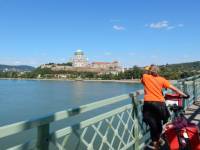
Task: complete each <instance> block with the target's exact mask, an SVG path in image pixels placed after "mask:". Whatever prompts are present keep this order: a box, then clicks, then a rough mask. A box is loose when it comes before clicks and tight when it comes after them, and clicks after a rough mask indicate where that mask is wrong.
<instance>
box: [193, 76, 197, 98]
mask: <svg viewBox="0 0 200 150" xmlns="http://www.w3.org/2000/svg"><path fill="white" fill-rule="evenodd" d="M193 95H194V97H193V101H194V102H195V101H196V100H197V84H196V79H194V80H193Z"/></svg>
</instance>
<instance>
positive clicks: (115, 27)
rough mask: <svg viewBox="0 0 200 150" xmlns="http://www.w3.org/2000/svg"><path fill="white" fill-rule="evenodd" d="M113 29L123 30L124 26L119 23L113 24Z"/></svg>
mask: <svg viewBox="0 0 200 150" xmlns="http://www.w3.org/2000/svg"><path fill="white" fill-rule="evenodd" d="M113 29H115V30H117V31H123V30H125V29H126V28H125V27H123V26H121V25H113Z"/></svg>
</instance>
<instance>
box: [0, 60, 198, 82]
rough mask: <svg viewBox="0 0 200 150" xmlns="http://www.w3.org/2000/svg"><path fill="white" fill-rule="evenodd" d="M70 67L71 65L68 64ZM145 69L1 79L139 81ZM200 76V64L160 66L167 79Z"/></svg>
mask: <svg viewBox="0 0 200 150" xmlns="http://www.w3.org/2000/svg"><path fill="white" fill-rule="evenodd" d="M67 65H70V64H67ZM142 72H143V68H141V67H137V66H134V67H132V68H130V69H128V70H126V71H124V72H119V73H118V74H111V73H109V74H106V73H105V74H98V73H94V72H77V71H64V70H60V71H52V70H51V69H49V68H43V69H42V68H40V67H39V68H36V69H35V70H33V71H31V72H23V73H22V72H14V71H11V72H0V78H60V77H62V78H68V79H75V78H83V79H102V80H123V79H132V78H133V79H139V78H140V77H141V75H142ZM196 74H200V62H192V63H182V64H172V65H168V64H167V65H162V66H160V75H161V76H164V77H166V78H167V79H172V80H177V79H181V78H186V77H189V76H193V75H196Z"/></svg>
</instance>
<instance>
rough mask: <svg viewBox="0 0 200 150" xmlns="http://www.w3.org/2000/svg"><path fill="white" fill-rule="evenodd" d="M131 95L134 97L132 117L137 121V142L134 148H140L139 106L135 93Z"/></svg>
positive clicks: (134, 130) (135, 128) (135, 129)
mask: <svg viewBox="0 0 200 150" xmlns="http://www.w3.org/2000/svg"><path fill="white" fill-rule="evenodd" d="M130 96H131V98H132V104H133V111H132V117H133V120H134V121H135V124H134V128H133V137H134V138H135V144H134V147H133V149H134V150H139V145H140V139H139V122H138V108H137V107H138V102H137V98H136V96H135V95H133V94H131V95H130Z"/></svg>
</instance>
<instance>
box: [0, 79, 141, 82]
mask: <svg viewBox="0 0 200 150" xmlns="http://www.w3.org/2000/svg"><path fill="white" fill-rule="evenodd" d="M0 80H30V81H31V80H33V81H34V80H35V81H83V82H116V83H140V79H133V80H94V79H91V80H89V79H57V78H52V79H37V78H35V79H33V78H32V79H29V78H0Z"/></svg>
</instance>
